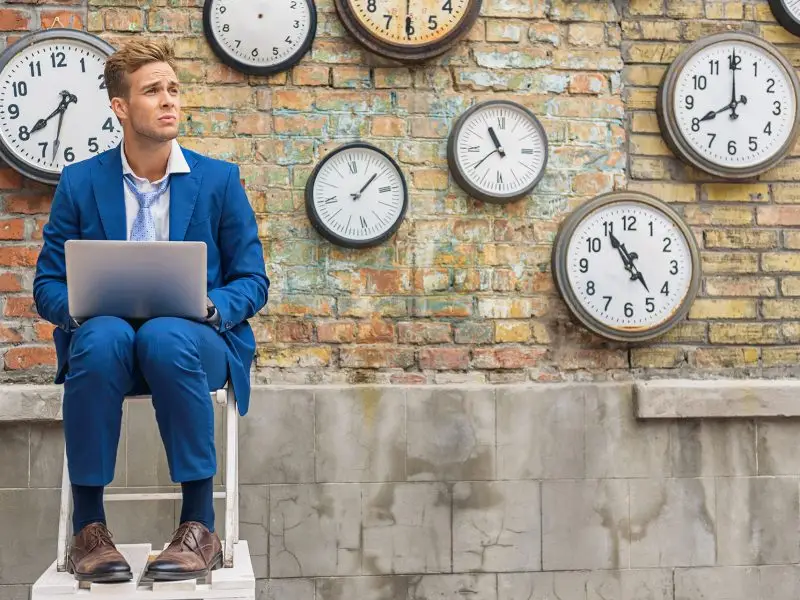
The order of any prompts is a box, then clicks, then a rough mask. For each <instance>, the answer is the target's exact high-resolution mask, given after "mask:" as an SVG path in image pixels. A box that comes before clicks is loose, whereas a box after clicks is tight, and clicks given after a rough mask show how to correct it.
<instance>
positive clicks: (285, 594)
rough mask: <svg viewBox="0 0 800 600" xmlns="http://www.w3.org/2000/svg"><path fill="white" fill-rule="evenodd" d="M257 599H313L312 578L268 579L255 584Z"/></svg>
mask: <svg viewBox="0 0 800 600" xmlns="http://www.w3.org/2000/svg"><path fill="white" fill-rule="evenodd" d="M256 598H257V600H315V598H314V580H313V579H300V578H293V579H270V580H268V581H261V582H259V583H258V584H257V585H256Z"/></svg>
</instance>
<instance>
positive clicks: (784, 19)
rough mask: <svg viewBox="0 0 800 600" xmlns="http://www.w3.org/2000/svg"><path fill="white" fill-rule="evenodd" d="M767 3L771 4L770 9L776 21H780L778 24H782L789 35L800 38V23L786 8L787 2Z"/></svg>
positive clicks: (781, 0)
mask: <svg viewBox="0 0 800 600" xmlns="http://www.w3.org/2000/svg"><path fill="white" fill-rule="evenodd" d="M767 1H768V2H769V8H770V10H771V11H772V15H773V16H774V17H775V20H776V21H778V23H780V24H781V26H782V27H783V28H784V29H786V30H787V31H788V32H789V33H792V34H794V35H796V36H799V37H800V21H798V20H797V18H796V17H794V16H792V13H790V12H789V10H788V9H787V8H786V2H785V1H784V0H767Z"/></svg>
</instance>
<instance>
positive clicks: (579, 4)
mask: <svg viewBox="0 0 800 600" xmlns="http://www.w3.org/2000/svg"><path fill="white" fill-rule="evenodd" d="M497 4H501V5H502V4H504V3H503V2H498V3H497ZM524 4H525V5H528V4H529V2H527V1H526V2H525V3H524ZM533 4H534V5H539V6H540V7H541V11H540V12H541V16H544V14H545V12H546V8H545V6H546V4H547V3H546V2H543V1H538V2H533ZM524 16H528V15H524ZM617 18H618V14H617V10H616V8H615V7H614V4H613V3H611V2H596V1H595V0H553V1H552V5H551V7H550V19H551V20H553V21H616V20H617Z"/></svg>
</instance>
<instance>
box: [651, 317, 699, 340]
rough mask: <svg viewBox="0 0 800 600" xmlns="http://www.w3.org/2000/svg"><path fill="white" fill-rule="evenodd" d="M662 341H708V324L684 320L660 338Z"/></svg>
mask: <svg viewBox="0 0 800 600" xmlns="http://www.w3.org/2000/svg"><path fill="white" fill-rule="evenodd" d="M658 339H659V341H660V342H665V343H675V344H686V343H692V342H695V343H698V342H699V343H703V342H705V341H706V324H705V323H697V322H694V321H682V322H681V323H678V324H677V325H675V327H673V328H672V329H670V330H669V331H668V332H667V333H665V334H664V335H663V336H661V337H660V338H658Z"/></svg>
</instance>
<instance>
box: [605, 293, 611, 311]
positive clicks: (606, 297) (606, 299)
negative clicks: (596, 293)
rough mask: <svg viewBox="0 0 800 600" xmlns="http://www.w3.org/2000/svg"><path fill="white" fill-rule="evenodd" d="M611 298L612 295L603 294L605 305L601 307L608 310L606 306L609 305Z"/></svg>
mask: <svg viewBox="0 0 800 600" xmlns="http://www.w3.org/2000/svg"><path fill="white" fill-rule="evenodd" d="M612 299H613V296H603V300H605V301H606V305H605V307H603V310H608V307H609V306H610V305H611V300H612Z"/></svg>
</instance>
